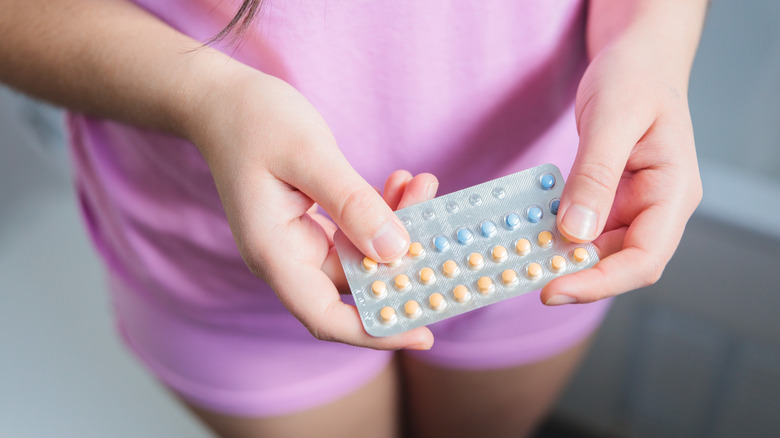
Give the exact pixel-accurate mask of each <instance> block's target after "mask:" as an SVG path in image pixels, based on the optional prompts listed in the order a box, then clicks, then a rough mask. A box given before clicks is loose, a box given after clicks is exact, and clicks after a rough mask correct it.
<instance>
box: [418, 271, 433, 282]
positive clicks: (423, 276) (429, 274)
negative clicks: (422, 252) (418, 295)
mask: <svg viewBox="0 0 780 438" xmlns="http://www.w3.org/2000/svg"><path fill="white" fill-rule="evenodd" d="M419 277H420V283H422V284H431V283H433V282H434V281H435V280H436V274H435V273H434V272H433V269H431V268H422V269H420V274H419Z"/></svg>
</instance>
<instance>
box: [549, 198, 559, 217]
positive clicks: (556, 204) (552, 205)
mask: <svg viewBox="0 0 780 438" xmlns="http://www.w3.org/2000/svg"><path fill="white" fill-rule="evenodd" d="M560 206H561V200H560V199H553V202H551V203H550V213H552V214H554V215H557V214H558V207H560Z"/></svg>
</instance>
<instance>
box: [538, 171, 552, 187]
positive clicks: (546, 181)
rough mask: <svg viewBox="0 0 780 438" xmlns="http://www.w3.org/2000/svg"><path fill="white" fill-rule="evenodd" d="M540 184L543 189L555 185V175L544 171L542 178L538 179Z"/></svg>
mask: <svg viewBox="0 0 780 438" xmlns="http://www.w3.org/2000/svg"><path fill="white" fill-rule="evenodd" d="M540 182H541V184H542V188H543V189H545V190H550V189H551V188H553V186H554V185H555V177H554V176H552V174H549V173H545V174H544V175H542V179H541V180H540Z"/></svg>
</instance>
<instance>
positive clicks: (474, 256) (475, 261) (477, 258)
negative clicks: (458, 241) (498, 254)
mask: <svg viewBox="0 0 780 438" xmlns="http://www.w3.org/2000/svg"><path fill="white" fill-rule="evenodd" d="M483 266H485V259H483V258H482V254H480V253H478V252H472V253H471V254H469V268H471V269H482V267H483Z"/></svg>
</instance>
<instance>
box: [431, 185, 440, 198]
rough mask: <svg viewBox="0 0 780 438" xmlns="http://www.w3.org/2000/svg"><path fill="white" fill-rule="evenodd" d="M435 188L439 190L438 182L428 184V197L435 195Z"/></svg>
mask: <svg viewBox="0 0 780 438" xmlns="http://www.w3.org/2000/svg"><path fill="white" fill-rule="evenodd" d="M436 190H439V183H437V182H435V183H430V184H428V199H433V197H434V196H436Z"/></svg>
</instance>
